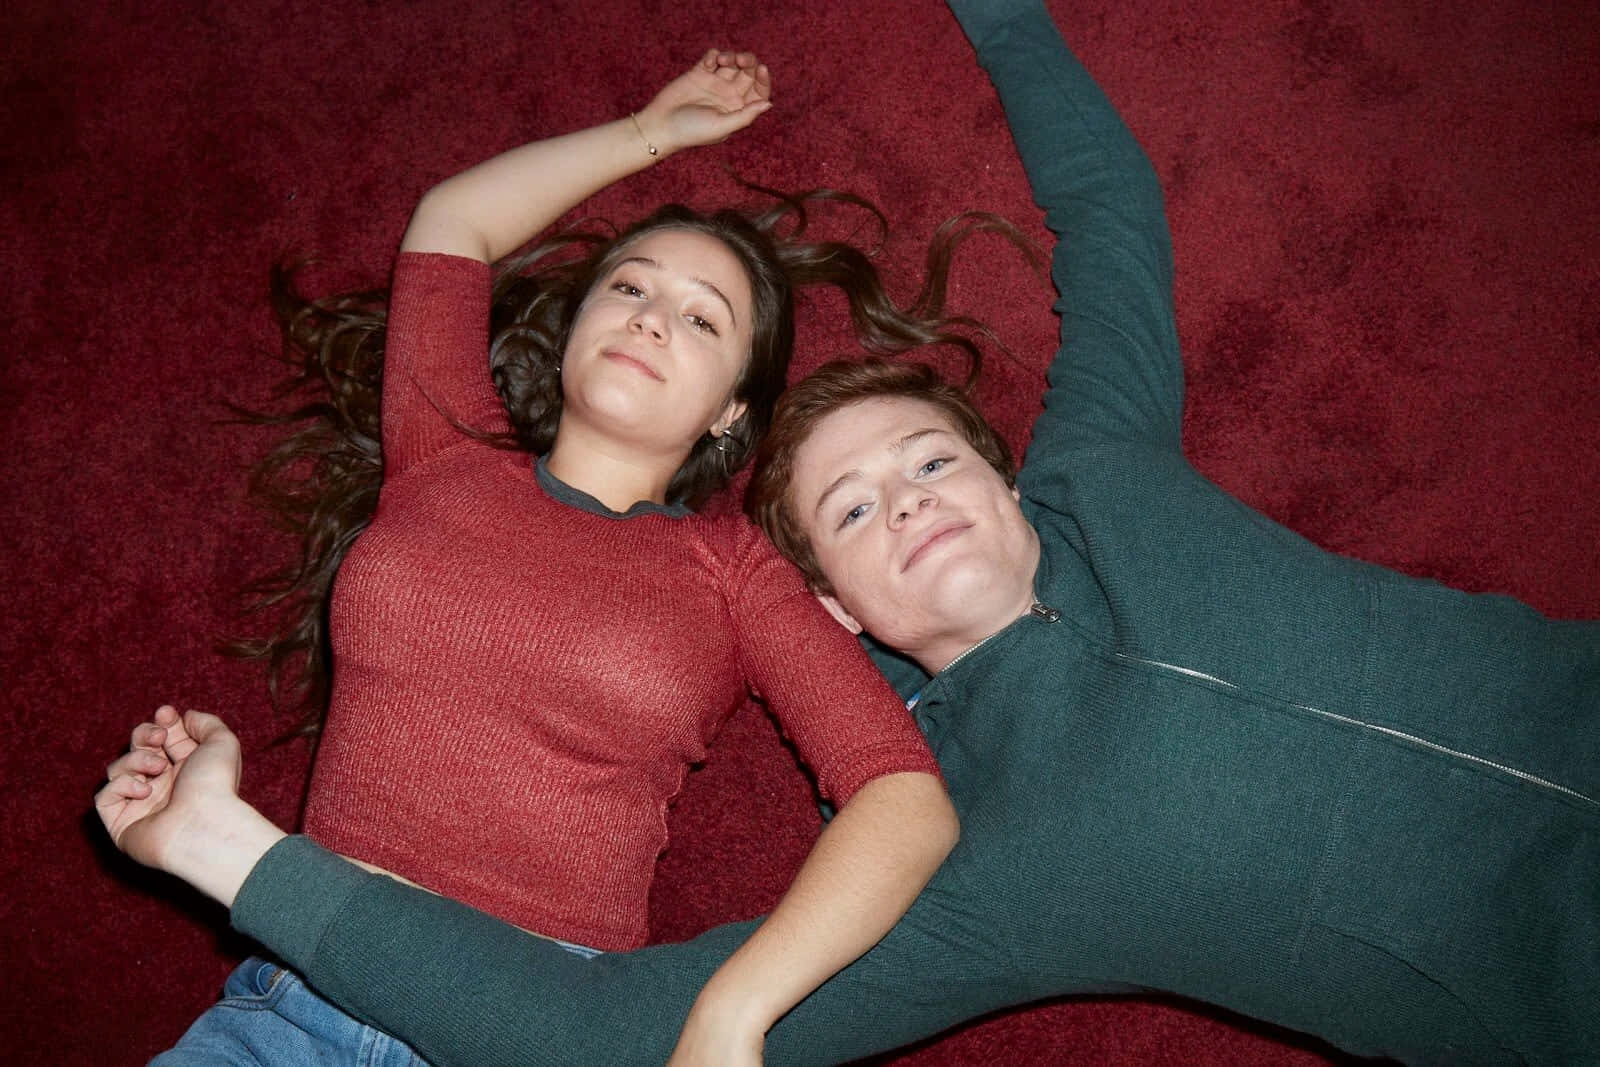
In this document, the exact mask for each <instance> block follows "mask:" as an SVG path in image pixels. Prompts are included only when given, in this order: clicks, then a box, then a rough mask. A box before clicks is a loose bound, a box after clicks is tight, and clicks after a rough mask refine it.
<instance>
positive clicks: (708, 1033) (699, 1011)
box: [667, 998, 766, 1067]
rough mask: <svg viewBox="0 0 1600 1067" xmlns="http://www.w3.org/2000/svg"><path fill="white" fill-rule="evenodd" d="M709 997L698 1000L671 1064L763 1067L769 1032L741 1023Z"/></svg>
mask: <svg viewBox="0 0 1600 1067" xmlns="http://www.w3.org/2000/svg"><path fill="white" fill-rule="evenodd" d="M721 1014H725V1013H723V1012H721V1010H720V1008H719V1007H718V1006H717V1005H714V1004H707V1003H705V998H701V1000H699V1001H696V1002H695V1006H694V1008H693V1010H691V1011H690V1012H689V1018H688V1020H687V1021H685V1023H684V1024H683V1032H682V1033H681V1034H679V1035H678V1044H677V1047H676V1048H674V1049H673V1050H672V1058H671V1059H670V1060H668V1061H667V1067H761V1063H762V1052H763V1050H764V1049H765V1047H766V1034H765V1032H764V1031H763V1029H762V1027H760V1026H749V1025H740V1024H739V1022H738V1021H737V1020H736V1019H732V1018H729V1019H718V1018H717V1016H719V1015H721Z"/></svg>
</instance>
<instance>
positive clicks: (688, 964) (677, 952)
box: [233, 837, 1126, 1067]
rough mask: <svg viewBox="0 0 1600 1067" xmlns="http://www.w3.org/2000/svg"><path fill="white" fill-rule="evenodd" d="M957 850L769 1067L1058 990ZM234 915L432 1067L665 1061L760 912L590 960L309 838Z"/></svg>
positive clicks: (816, 997)
mask: <svg viewBox="0 0 1600 1067" xmlns="http://www.w3.org/2000/svg"><path fill="white" fill-rule="evenodd" d="M964 848H965V845H964V844H958V845H957V846H956V852H955V853H952V855H951V858H950V860H949V861H947V862H946V864H945V865H944V867H942V868H941V869H940V870H939V871H938V872H937V873H936V874H935V875H934V878H933V881H932V882H930V883H929V885H928V887H927V888H926V889H925V890H923V893H922V895H921V896H920V897H918V898H917V901H916V903H915V904H913V905H912V908H911V910H910V911H909V912H908V913H907V914H906V917H905V918H904V919H902V920H901V921H900V923H899V924H898V925H896V926H895V928H894V929H893V930H891V931H890V932H889V933H888V935H886V936H885V937H884V939H883V940H882V941H880V942H879V943H878V944H877V945H876V946H874V947H873V949H872V950H871V951H870V952H868V953H867V954H866V955H865V956H863V957H861V958H860V959H858V960H856V961H855V962H854V963H852V964H851V965H850V966H849V967H847V968H845V969H844V970H843V971H841V972H840V973H839V974H838V975H836V976H834V977H833V978H832V979H830V980H829V981H828V982H826V983H825V984H824V985H823V986H822V987H821V988H820V989H818V990H817V991H816V992H815V993H813V994H812V995H811V996H810V997H808V998H806V999H805V1000H804V1001H802V1002H801V1003H800V1004H799V1005H798V1006H796V1007H795V1008H794V1010H792V1011H791V1012H789V1014H788V1015H786V1016H784V1018H783V1019H781V1020H780V1021H779V1022H778V1024H777V1025H776V1026H775V1027H773V1029H772V1030H771V1031H770V1032H769V1033H768V1035H767V1045H766V1053H765V1057H764V1062H765V1063H767V1064H768V1065H769V1067H781V1065H785V1064H798V1063H842V1062H846V1061H849V1060H854V1059H859V1058H860V1057H862V1056H867V1055H871V1054H873V1053H877V1052H884V1051H887V1050H889V1049H893V1048H896V1047H899V1046H901V1045H905V1044H909V1043H911V1042H913V1041H916V1040H919V1039H921V1038H924V1037H927V1036H929V1035H932V1034H936V1033H938V1032H939V1031H941V1030H944V1029H946V1028H948V1027H950V1026H952V1025H954V1024H956V1023H958V1022H961V1021H964V1020H966V1019H971V1018H974V1017H976V1016H978V1015H982V1014H984V1013H986V1012H990V1011H994V1010H996V1009H998V1008H1002V1007H1006V1006H1008V1005H1013V1004H1019V1003H1023V1002H1026V1001H1028V1000H1033V999H1037V998H1039V997H1041V996H1044V995H1046V994H1047V993H1049V992H1052V991H1053V990H1054V989H1055V987H1054V986H1052V985H1050V984H1049V983H1048V982H1046V981H1044V980H1042V979H1040V978H1039V977H1038V976H1035V975H1030V974H1027V973H1024V972H1023V971H1021V970H1019V968H1018V967H1017V964H1016V960H1017V958H1018V951H1017V946H1014V945H1007V944H1004V943H1001V942H999V941H998V940H997V939H996V937H995V931H994V927H993V924H992V922H991V921H990V920H989V918H988V911H989V909H993V908H995V907H1001V906H1007V905H1006V904H1005V898H1007V897H1008V896H1009V895H1010V894H1012V893H1014V892H1015V887H1014V886H1012V885H1011V884H1009V883H1004V882H1003V883H1000V884H996V885H994V886H990V887H988V888H982V887H980V886H978V885H974V884H972V883H971V882H970V881H969V879H970V877H971V876H972V875H973V874H974V871H975V867H974V865H973V864H972V863H971V862H970V857H969V856H967V855H965V854H964V851H963V850H964ZM1012 906H1014V905H1012ZM233 923H234V925H235V926H236V927H237V928H238V929H239V930H241V931H242V932H244V933H246V934H248V935H250V936H251V937H254V938H255V939H256V940H258V941H260V942H261V943H262V944H264V945H266V946H267V947H268V948H270V949H272V950H273V951H274V952H275V953H277V954H278V955H279V956H280V957H281V958H282V959H283V960H284V961H285V962H286V963H288V964H289V965H290V966H291V967H293V968H294V969H295V970H296V971H297V972H298V973H300V974H301V975H303V976H304V977H305V978H306V979H307V980H308V981H309V982H310V983H311V984H312V985H313V986H314V987H316V989H317V990H318V991H319V992H320V993H321V994H322V995H323V996H325V997H327V998H328V999H329V1000H331V1001H333V1002H334V1003H336V1004H338V1005H339V1006H340V1007H341V1008H343V1009H344V1010H345V1011H347V1012H349V1013H350V1014H352V1015H354V1016H356V1017H358V1018H360V1019H363V1020H365V1021H367V1022H369V1023H371V1024H373V1025H374V1026H377V1027H379V1028H380V1029H382V1030H385V1031H387V1032H388V1033H391V1034H393V1035H395V1036H396V1037H398V1038H400V1039H401V1040H403V1041H406V1042H407V1043H409V1044H410V1045H411V1046H412V1047H414V1048H415V1049H416V1050H417V1051H418V1052H419V1053H421V1054H422V1055H423V1057H424V1058H426V1059H427V1060H428V1061H429V1062H430V1063H433V1064H435V1065H436V1067H496V1065H500V1064H505V1065H508V1067H510V1065H519V1067H538V1065H542V1064H551V1065H554V1064H565V1065H578V1064H585V1065H587V1064H594V1063H608V1064H618V1065H628V1064H639V1065H654V1064H661V1063H664V1062H666V1059H667V1057H668V1056H669V1055H670V1053H671V1051H672V1047H673V1045H674V1044H675V1043H676V1041H677V1038H678V1032H679V1030H680V1029H681V1028H682V1025H683V1020H684V1018H685V1017H686V1016H687V1015H688V1012H689V1008H690V1006H691V1005H692V1004H693V1002H694V998H695V997H696V996H697V995H698V994H699V991H700V989H701V987H702V986H703V985H704V984H705V982H706V980H707V979H708V978H709V977H710V976H711V974H712V972H713V971H715V970H716V968H717V967H718V966H719V965H721V963H722V962H723V960H725V959H726V958H727V957H728V955H729V954H731V953H732V952H733V950H734V949H736V948H738V947H739V945H740V944H742V943H743V942H744V941H745V940H746V939H747V938H748V937H749V936H750V932H751V930H752V929H753V928H754V925H755V923H754V922H743V923H733V924H730V925H727V926H719V927H716V928H714V929H712V930H709V931H707V932H706V933H704V934H702V935H700V936H699V937H697V938H695V939H694V940H692V941H686V942H682V943H680V944H672V945H657V946H653V947H651V948H646V949H640V950H639V951H636V952H625V953H606V954H602V955H600V956H597V957H595V958H594V959H593V960H586V959H584V958H582V957H580V956H577V955H575V954H574V953H571V952H569V951H567V950H566V949H564V948H561V947H560V946H559V945H557V944H556V943H554V942H552V941H547V940H545V939H544V938H540V937H536V936H534V935H532V934H529V933H526V932H524V931H521V930H518V929H516V928H515V927H513V926H509V925H507V924H506V923H503V922H501V921H500V920H498V919H495V918H492V917H491V916H489V915H486V914H484V913H483V912H480V911H476V910H474V909H472V908H469V907H467V906H465V905H463V904H460V903H458V902H456V901H453V900H450V899H449V898H447V897H441V896H438V895H436V894H433V893H430V892H428V891H427V890H424V889H419V888H417V887H414V886H408V885H404V884H402V883H400V882H397V881H395V880H394V879H392V878H386V877H384V876H382V875H375V874H369V873H367V872H366V871H363V870H361V869H359V868H357V867H356V866H355V865H353V864H351V863H349V862H347V861H345V860H343V859H341V858H340V857H338V856H335V855H333V854H332V853H329V852H327V851H325V850H323V849H322V848H321V847H320V846H318V845H316V844H314V843H313V842H312V841H311V840H310V839H308V838H304V837H289V838H285V839H284V840H283V841H281V842H279V843H278V844H277V845H275V846H273V848H272V849H271V850H270V851H269V852H268V853H267V854H266V856H264V857H263V858H262V860H261V861H260V862H259V863H258V864H257V865H256V867H255V869H254V870H253V871H252V872H251V873H250V877H249V878H248V879H247V880H246V882H245V884H244V886H243V887H242V888H241V889H240V891H239V894H238V896H237V897H236V898H235V900H234V905H233ZM1075 991H1079V992H1126V990H1124V989H1119V988H1115V987H1111V986H1094V985H1089V984H1084V985H1082V986H1080V987H1078V988H1077V989H1076V990H1075Z"/></svg>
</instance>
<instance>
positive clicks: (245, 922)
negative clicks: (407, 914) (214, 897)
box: [232, 835, 378, 973]
mask: <svg viewBox="0 0 1600 1067" xmlns="http://www.w3.org/2000/svg"><path fill="white" fill-rule="evenodd" d="M375 877H378V876H377V875H374V874H371V873H369V872H367V871H365V870H362V869H361V868H360V867H357V866H356V865H355V864H353V863H351V862H350V861H349V860H346V859H344V858H343V857H341V856H337V855H335V854H333V853H332V852H329V851H328V850H327V849H325V848H323V847H322V846H321V845H319V844H317V843H316V842H314V841H312V840H311V839H310V838H309V837H304V836H301V835H295V836H292V837H286V838H284V839H283V840H282V841H279V842H278V843H277V844H276V845H273V846H272V847H271V848H270V849H268V850H267V853H266V855H264V856H262V857H261V861H260V862H259V863H257V864H256V865H255V868H254V869H253V870H251V872H250V875H249V877H247V878H246V879H245V881H244V885H242V886H240V887H239V892H238V894H237V895H236V896H235V897H234V898H233V914H232V920H233V926H234V928H235V929H236V930H238V931H239V932H240V933H243V934H247V935H249V936H250V937H252V938H254V939H255V940H257V941H259V942H260V943H261V944H262V945H264V946H266V947H267V948H268V949H270V950H271V951H272V952H273V953H274V954H276V955H277V956H278V957H279V958H280V959H282V960H283V961H284V962H285V963H287V964H289V966H291V967H293V968H295V969H296V970H298V971H300V972H301V973H305V972H306V971H308V970H310V969H311V964H312V960H313V956H314V954H315V952H316V949H317V946H318V945H319V944H320V943H321V941H322V938H323V934H324V932H325V931H326V930H327V929H328V927H329V925H330V924H331V923H332V922H333V919H334V917H335V916H336V915H337V914H338V913H339V912H340V911H342V910H343V909H344V907H345V906H346V904H347V903H348V902H349V900H350V898H351V897H352V896H354V895H355V894H356V892H357V891H359V890H360V888H361V886H362V885H363V884H364V883H365V882H366V881H367V880H368V879H371V878H375Z"/></svg>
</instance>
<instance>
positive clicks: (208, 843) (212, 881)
mask: <svg viewBox="0 0 1600 1067" xmlns="http://www.w3.org/2000/svg"><path fill="white" fill-rule="evenodd" d="M285 836H287V835H286V834H285V833H284V832H283V831H282V830H280V829H278V827H276V826H274V825H273V823H272V821H271V820H270V819H268V818H267V817H266V816H265V815H262V814H261V813H260V812H259V811H257V810H256V809H255V808H252V807H251V806H250V805H249V804H247V803H245V802H244V801H243V800H240V799H239V798H238V797H230V798H226V799H224V800H219V801H217V802H215V803H214V804H212V805H209V806H207V807H206V808H205V809H204V810H203V813H197V814H196V815H195V816H194V817H193V819H192V820H191V821H190V823H189V824H188V825H186V826H185V827H184V828H183V830H182V831H181V832H180V833H178V834H177V835H175V837H174V839H173V844H172V848H171V849H170V850H169V852H168V854H167V855H166V856H164V857H162V860H161V863H160V867H161V868H162V869H163V870H165V871H166V872H167V873H169V874H173V875H176V876H177V877H179V878H182V879H183V880H184V881H186V882H188V883H189V884H190V885H192V886H194V887H195V888H196V889H198V890H200V891H201V892H202V893H204V894H206V895H207V896H209V897H211V898H212V899H213V900H216V901H218V902H220V903H221V904H222V905H223V906H224V907H227V908H232V907H233V898H234V897H235V896H236V895H237V894H238V892H239V887H240V886H241V885H243V884H244V880H245V878H246V877H248V876H249V874H250V872H251V870H252V869H254V868H255V865H256V864H257V863H258V862H260V860H261V857H262V856H265V855H266V854H267V850H268V849H269V848H271V847H272V846H273V845H275V844H277V843H278V842H279V841H281V840H282V839H283V838H284V837H285Z"/></svg>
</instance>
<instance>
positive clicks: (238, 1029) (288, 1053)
mask: <svg viewBox="0 0 1600 1067" xmlns="http://www.w3.org/2000/svg"><path fill="white" fill-rule="evenodd" d="M201 1064H237V1065H239V1067H261V1065H262V1064H271V1065H273V1067H277V1065H279V1064H282V1065H285V1067H297V1065H300V1064H307V1065H309V1064H318V1065H326V1067H332V1065H335V1064H340V1065H348V1067H427V1061H426V1060H424V1059H423V1058H422V1057H421V1056H418V1055H417V1054H416V1053H415V1052H414V1051H412V1049H411V1046H409V1045H407V1044H405V1043H404V1042H403V1041H400V1040H398V1039H397V1038H393V1037H390V1036H389V1035H388V1034H386V1033H384V1032H383V1031H382V1030H379V1029H377V1028H376V1027H372V1026H368V1025H367V1024H366V1023H363V1022H360V1021H359V1020H357V1019H354V1018H351V1017H350V1016H348V1015H346V1014H345V1013H344V1012H343V1011H341V1010H339V1009H338V1008H336V1007H334V1006H333V1005H332V1004H330V1003H329V1002H328V1001H326V1000H323V999H322V998H321V997H320V996H318V995H317V994H315V993H313V992H312V991H311V989H310V987H309V986H307V985H306V984H305V982H304V980H302V979H301V977H300V976H299V975H297V974H295V973H294V972H293V971H290V970H286V969H284V968H283V967H280V966H278V965H277V964H276V963H271V962H269V961H267V960H264V959H261V958H260V957H257V956H252V957H251V958H250V959H247V960H245V961H244V962H243V963H241V964H240V965H239V966H238V967H237V968H236V969H235V970H234V972H233V973H232V974H231V975H229V976H228V981H227V984H226V985H224V986H223V987H222V999H221V1000H219V1001H217V1003H216V1004H214V1005H212V1006H211V1008H210V1010H208V1011H207V1012H206V1013H205V1014H204V1015H202V1016H200V1018H198V1019H196V1020H195V1021H194V1025H193V1026H191V1027H189V1030H188V1032H187V1033H185V1034H184V1035H183V1037H182V1038H180V1039H179V1040H178V1043H177V1044H176V1045H175V1046H173V1047H172V1049H170V1050H169V1051H167V1052H163V1053H162V1054H161V1055H159V1056H157V1057H156V1058H155V1059H153V1060H151V1061H150V1067H190V1065H194V1067H199V1065H201Z"/></svg>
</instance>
